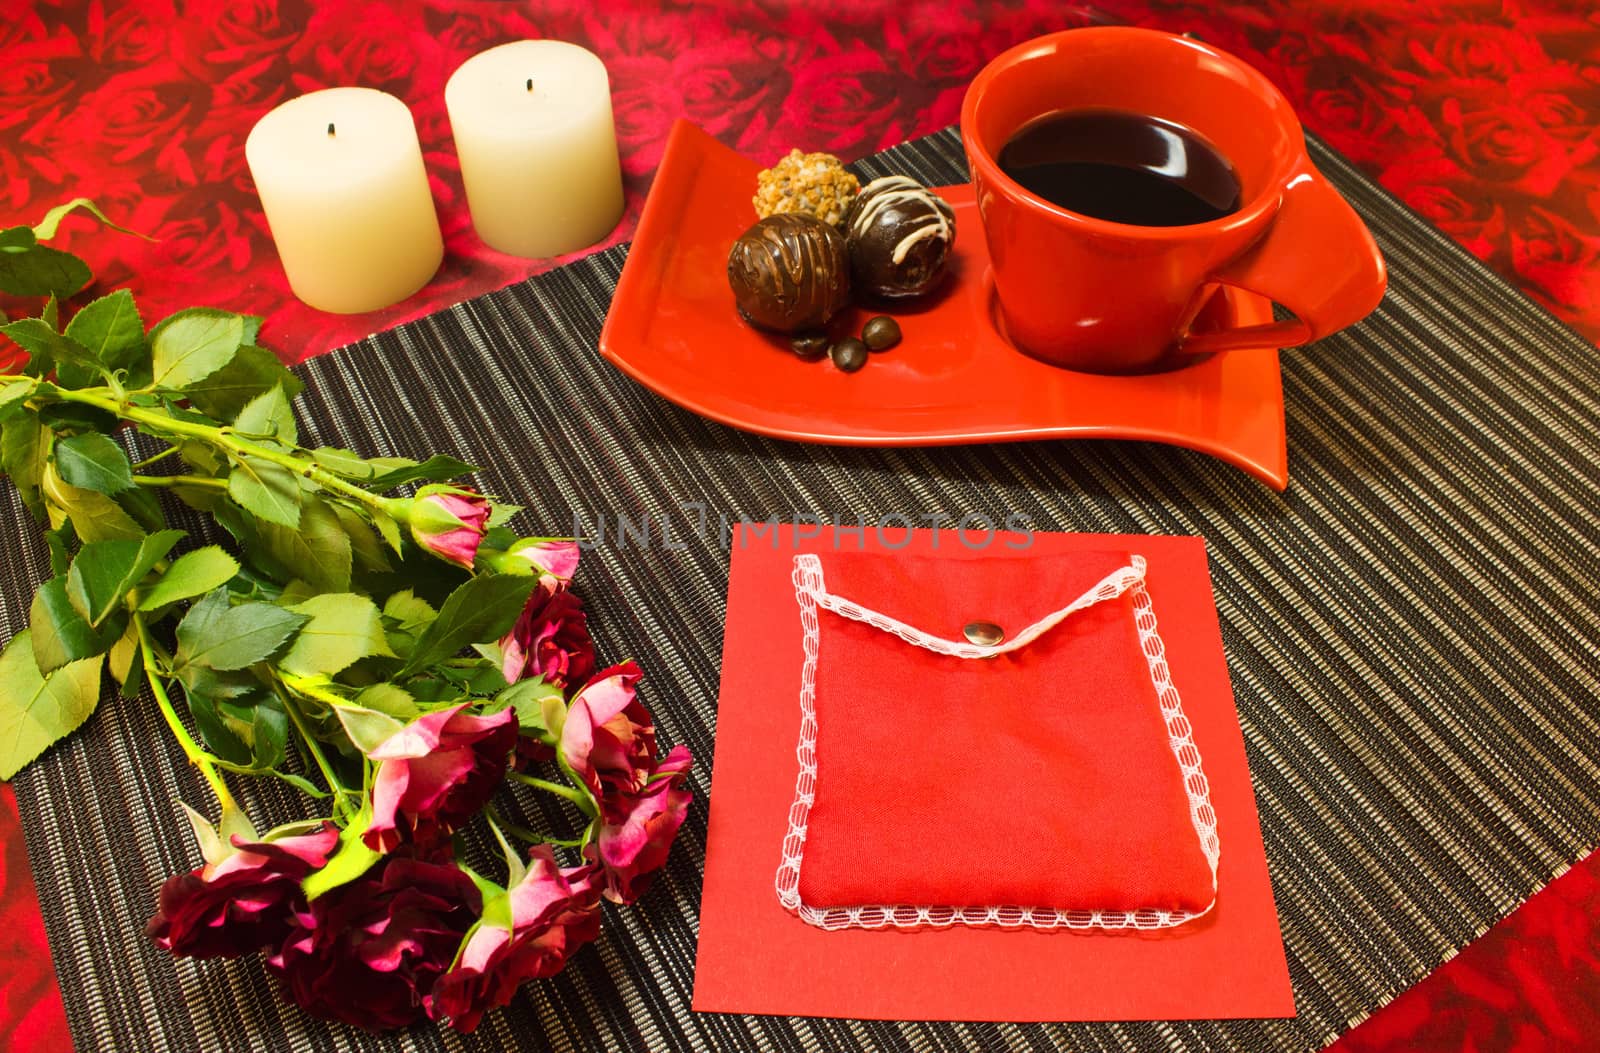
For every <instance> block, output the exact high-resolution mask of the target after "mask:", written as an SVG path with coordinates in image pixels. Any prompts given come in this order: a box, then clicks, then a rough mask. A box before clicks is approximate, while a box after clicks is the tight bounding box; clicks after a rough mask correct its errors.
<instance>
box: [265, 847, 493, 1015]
mask: <svg viewBox="0 0 1600 1053" xmlns="http://www.w3.org/2000/svg"><path fill="white" fill-rule="evenodd" d="M481 907H482V895H481V894H480V893H479V892H478V887H477V885H475V884H474V883H473V881H472V879H471V878H469V877H468V876H467V875H466V874H464V873H462V872H461V871H460V870H459V869H458V868H457V867H456V865H455V864H454V863H426V862H421V861H418V860H415V859H409V858H406V857H403V856H389V857H386V858H385V859H383V860H380V861H379V862H378V863H377V864H375V865H374V866H373V868H372V869H371V870H369V871H368V872H367V873H366V874H365V875H363V876H362V877H360V878H357V879H356V880H355V881H352V882H349V883H347V884H344V885H340V886H338V887H337V888H334V889H331V890H329V891H328V892H325V893H323V894H322V895H321V896H318V897H317V898H316V899H314V900H312V901H311V903H310V905H309V906H307V907H304V908H303V909H301V910H298V911H296V912H295V914H294V922H293V926H292V927H291V929H290V931H289V934H288V936H287V937H286V938H285V939H284V941H283V945H282V946H281V947H280V948H279V949H278V951H277V953H275V954H273V955H271V956H269V957H268V958H267V969H268V970H269V971H270V972H271V973H272V974H273V975H275V976H277V977H278V979H279V981H280V982H281V983H282V985H283V990H284V993H285V994H287V995H288V997H289V998H290V999H291V1000H292V1001H293V1002H294V1003H295V1004H296V1005H298V1006H300V1008H302V1009H304V1010H306V1012H308V1013H310V1014H312V1015H313V1016H319V1017H323V1018H324V1019H327V1020H339V1021H343V1022H344V1023H346V1024H352V1025H354V1026H356V1027H362V1028H366V1029H368V1030H370V1031H378V1030H383V1029H387V1028H395V1027H404V1026H405V1025H407V1024H410V1023H413V1022H415V1021H417V1020H420V1019H422V1017H423V1013H424V1009H425V1006H426V1004H427V999H428V996H429V995H430V994H432V992H433V987H434V983H435V982H436V981H437V980H438V978H439V977H440V976H441V975H443V973H444V972H445V970H447V969H449V968H450V964H451V963H452V962H453V961H455V957H456V952H457V951H458V950H459V949H460V947H461V941H462V939H463V938H464V937H465V936H466V934H467V930H469V929H470V928H471V927H472V926H473V924H474V923H475V922H476V921H477V920H478V915H479V911H480V910H481Z"/></svg>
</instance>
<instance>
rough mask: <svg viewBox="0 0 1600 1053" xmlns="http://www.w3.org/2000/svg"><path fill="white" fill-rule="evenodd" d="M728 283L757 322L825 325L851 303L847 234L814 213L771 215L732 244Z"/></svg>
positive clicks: (778, 326)
mask: <svg viewBox="0 0 1600 1053" xmlns="http://www.w3.org/2000/svg"><path fill="white" fill-rule="evenodd" d="M728 284H729V285H731V286H732V287H733V297H734V300H735V301H736V302H737V303H738V305H739V313H740V314H742V315H744V317H745V319H746V320H747V321H749V322H750V323H752V324H753V325H758V326H760V327H761V328H763V329H774V330H777V331H778V332H780V333H793V332H797V331H799V330H802V329H821V328H822V327H823V326H824V325H826V324H827V323H828V320H829V319H830V318H832V317H833V316H834V315H836V314H838V313H839V311H840V310H842V309H843V308H844V307H845V305H846V304H848V303H849V302H850V260H849V256H848V254H847V253H846V252H845V246H844V238H843V237H842V236H841V235H840V234H839V232H838V231H837V230H834V229H833V228H832V227H831V226H829V225H828V224H827V223H824V222H823V221H822V220H820V219H818V218H817V217H815V216H811V215H805V214H803V213H798V212H781V213H779V214H777V215H774V216H768V217H767V218H765V219H763V220H761V221H760V222H758V223H756V224H755V226H753V227H751V228H750V229H749V230H747V231H745V232H744V233H743V234H741V235H739V240H737V241H735V242H734V243H733V250H732V251H731V252H729V253H728Z"/></svg>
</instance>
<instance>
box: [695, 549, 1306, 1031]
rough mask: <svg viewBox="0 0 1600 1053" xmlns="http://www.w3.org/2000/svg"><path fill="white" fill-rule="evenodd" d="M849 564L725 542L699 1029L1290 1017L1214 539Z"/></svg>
mask: <svg viewBox="0 0 1600 1053" xmlns="http://www.w3.org/2000/svg"><path fill="white" fill-rule="evenodd" d="M864 540H865V543H866V544H865V551H861V550H862V548H863V545H862V539H858V538H857V537H855V536H854V535H853V534H850V533H842V534H839V535H834V534H833V533H832V532H824V533H823V535H822V536H820V537H817V538H807V539H796V537H795V535H794V532H792V531H788V530H780V531H779V532H777V534H776V536H774V535H773V534H772V533H770V532H768V533H766V534H757V533H755V532H753V531H749V530H746V531H744V532H743V533H742V534H741V535H736V536H735V539H734V551H733V565H732V572H731V580H730V586H729V598H728V626H727V634H726V638H725V644H724V652H723V679H722V691H721V698H720V702H719V714H718V727H717V749H716V757H715V770H714V774H713V781H712V793H711V826H710V831H709V840H708V845H707V858H706V879H705V887H704V892H703V896H702V902H701V922H700V943H699V952H698V958H697V964H696V976H695V993H694V1007H695V1008H696V1009H699V1010H709V1011H724V1012H746V1013H779V1014H788V1015H820V1016H854V1017H865V1018H878V1019H884V1018H887V1019H913V1020H915V1019H923V1020H1017V1021H1027V1020H1115V1019H1185V1018H1208V1017H1242V1016H1290V1015H1293V1012H1294V1008H1293V997H1292V994H1291V991H1290V987H1289V982H1288V971H1287V968H1286V965H1285V962H1284V957H1283V950H1282V944H1281V942H1280V938H1279V934H1278V928H1277V917H1276V914H1275V912H1274V909H1273V903H1272V893H1271V887H1270V884H1269V882H1268V880H1267V872H1266V860H1265V856H1264V853H1263V850H1262V845H1261V837H1260V830H1259V825H1258V821H1257V818H1256V814H1255V804H1254V797H1253V794H1252V791H1251V786H1250V780H1249V772H1248V769H1247V768H1246V765H1245V758H1244V750H1243V740H1242V736H1241V735H1240V733H1239V727H1238V723H1237V718H1236V716H1235V714H1234V710H1233V702H1232V694H1231V690H1230V688H1229V684H1228V677H1227V667H1226V663H1225V661H1224V659H1223V655H1222V649H1221V639H1220V634H1219V632H1218V626H1217V620H1216V613H1215V610H1214V608H1213V606H1212V603H1211V592H1210V582H1209V578H1208V576H1207V571H1206V561H1205V550H1204V544H1203V542H1201V541H1200V539H1198V538H1169V537H1105V536H1084V535H1046V534H1036V535H1033V537H1032V540H1031V544H1030V545H1029V546H1028V547H1027V548H1011V547H1008V546H1009V545H1020V544H1021V543H1022V542H1023V540H1024V539H1022V538H1017V537H1009V538H1008V537H1005V536H1003V535H1002V536H1000V537H997V538H996V539H995V540H994V541H993V542H992V543H991V544H990V545H989V546H987V547H986V548H984V549H982V550H976V549H971V548H967V547H965V546H963V545H962V544H960V543H959V540H958V537H957V535H955V534H954V533H953V532H951V531H941V532H940V533H939V534H938V535H937V543H936V541H935V536H934V535H933V534H932V532H930V531H913V532H910V533H909V534H907V533H906V532H900V533H898V534H889V533H888V532H886V536H885V537H884V538H882V539H879V538H876V537H875V536H874V532H873V531H872V530H870V529H869V530H868V531H867V532H866V536H865V539H864ZM882 541H887V542H888V545H889V546H893V549H892V550H890V551H888V552H887V558H886V552H885V549H886V546H884V545H883V544H882V543H881V542H882ZM836 542H837V544H836ZM797 554H798V555H810V556H815V557H816V560H815V563H814V564H813V563H811V561H805V560H802V561H801V567H800V571H801V572H800V573H799V574H797V573H796V570H797V568H796V560H795V557H796V555H797ZM1136 556H1137V557H1141V559H1140V560H1136V559H1135V558H1134V557H1136ZM1141 563H1142V573H1140V571H1141ZM808 567H810V568H811V569H814V570H816V571H818V572H820V573H819V576H820V579H821V580H820V582H817V581H816V580H815V579H814V578H812V577H810V576H809V574H808V572H807V568H808ZM797 583H798V585H799V589H798V590H797ZM930 583H931V584H930ZM807 593H809V594H810V596H811V598H812V600H813V601H814V608H813V610H812V612H811V616H812V618H814V620H815V623H816V624H815V635H814V636H813V637H811V638H810V641H811V645H810V646H809V647H808V635H809V634H808V632H807V625H806V623H805V622H803V621H802V613H803V608H804V607H805V605H806V604H805V597H806V594H807ZM1052 618H1055V620H1054V621H1053V622H1052V621H1051V619H1052ZM863 619H866V620H863ZM1141 619H1143V622H1147V623H1148V629H1153V630H1154V632H1153V633H1152V632H1149V631H1144V630H1142V628H1141ZM971 621H985V622H991V623H994V624H996V625H998V626H1000V627H1001V628H1002V629H1003V630H1005V631H1006V634H1007V639H1006V640H1005V641H1004V642H1002V643H1001V644H1000V645H999V646H1000V648H1002V649H1004V650H1001V651H999V652H998V653H995V654H993V655H992V656H991V655H988V654H987V652H984V651H982V649H981V648H978V647H977V645H973V644H971V643H969V642H968V641H967V640H966V639H965V637H964V634H963V628H964V626H965V625H966V624H967V623H968V622H971ZM1043 623H1049V624H1043ZM1030 633H1031V635H1030ZM930 641H934V644H933V647H932V649H930V647H929V646H928V645H929V642H930ZM938 641H943V645H941V644H939V643H938ZM1019 641H1020V643H1019ZM944 645H949V646H946V647H945V650H946V651H951V650H952V649H954V650H956V651H959V650H960V649H962V648H966V649H967V650H966V651H965V652H961V653H942V652H941V651H940V650H939V648H940V647H941V646H944ZM1151 648H1158V649H1159V654H1158V655H1152V653H1151ZM813 653H814V655H815V661H814V663H813V664H812V679H811V684H812V690H811V693H810V695H811V697H810V701H811V706H812V712H811V714H810V719H809V722H810V724H811V728H810V731H811V735H812V737H813V739H814V746H813V750H812V754H811V756H812V761H813V762H814V763H815V765H816V771H815V773H814V776H813V779H814V781H813V782H812V783H811V784H810V785H809V787H808V785H807V782H806V776H805V774H804V771H803V767H804V762H805V761H806V758H807V756H808V754H807V750H806V749H805V743H804V737H805V736H804V729H805V728H806V725H807V722H808V718H807V714H806V710H805V706H804V703H803V699H804V697H805V695H806V691H805V679H804V672H805V668H806V666H807V665H808V661H807V658H808V655H810V654H813ZM830 654H831V657H832V658H833V659H835V660H834V661H831V662H830V660H829V658H830ZM964 654H965V655H967V656H963V655H964ZM1153 657H1154V658H1155V659H1156V660H1154V661H1152V658H1153ZM1063 662H1064V663H1065V666H1064V667H1063V664H1062V663H1063ZM1063 668H1065V669H1066V670H1067V671H1066V672H1063V671H1062V670H1063ZM945 670H948V671H949V672H950V674H951V675H952V676H953V677H954V679H953V680H952V679H949V678H948V677H946V676H943V675H939V676H934V675H933V674H935V673H942V672H943V671H945ZM1168 677H1170V681H1171V689H1170V690H1168V689H1167V688H1166V686H1165V682H1166V679H1167V678H1168ZM1180 710H1181V714H1180V713H1179V712H1178V711H1180ZM1174 721H1176V723H1174ZM1185 733H1186V734H1185ZM1175 743H1176V744H1175ZM797 744H799V745H800V746H801V749H800V750H799V751H798V752H797V749H796V747H797ZM1191 750H1192V753H1191V752H1190V751H1191ZM1180 752H1182V756H1181V757H1180V756H1179V753H1180ZM1191 774H1193V775H1201V774H1203V780H1201V781H1198V782H1191V781H1190V775H1191ZM797 782H798V787H797ZM797 789H798V793H797ZM1195 791H1201V792H1198V793H1197V792H1195ZM1064 804H1070V805H1071V807H1063V805H1064ZM1207 804H1209V806H1210V811H1209V812H1206V811H1205V810H1204V808H1205V806H1206V805H1207ZM1213 819H1214V823H1215V829H1214V831H1213V830H1212V829H1211V827H1210V820H1213ZM797 823H798V825H801V826H803V827H804V828H805V831H806V833H805V836H804V839H803V840H802V841H800V842H799V843H797V841H796V836H795V829H794V828H795V826H796V825H797ZM1208 834H1209V835H1210V837H1211V838H1215V839H1216V840H1211V839H1210V838H1208ZM1218 844H1220V855H1218V856H1216V859H1217V863H1216V866H1217V869H1216V871H1215V885H1214V886H1213V879H1212V871H1211V858H1212V857H1211V856H1210V855H1208V845H1209V847H1210V848H1211V849H1212V850H1215V848H1216V846H1217V845H1218ZM795 857H798V860H799V865H798V869H795V868H793V866H792V865H791V864H790V862H789V861H790V860H791V859H793V858H795ZM775 875H776V879H775ZM1213 887H1214V889H1215V892H1214V895H1213ZM785 898H787V899H788V900H789V907H790V908H792V909H786V907H785V902H784V900H785ZM896 907H899V908H916V910H915V911H913V912H910V913H908V912H906V911H904V910H902V911H901V913H900V914H899V915H898V916H896V915H895V914H894V913H893V909H894V908H896ZM998 907H1004V908H1014V910H1012V911H1011V912H1008V913H1001V914H996V913H994V910H995V909H996V908H998ZM863 908H874V909H877V910H879V911H881V913H880V914H873V913H870V912H864V911H863ZM930 908H939V909H938V910H937V911H933V910H930ZM1207 908H1209V909H1207ZM964 911H971V912H972V914H973V916H972V918H970V919H968V920H970V921H977V922H980V923H982V924H976V925H973V924H961V923H959V921H958V919H957V918H956V916H955V915H956V914H957V913H959V912H964ZM1097 911H1098V912H1101V919H1102V921H1105V920H1110V921H1111V922H1112V923H1113V925H1131V926H1136V927H1138V929H1139V930H1140V931H1131V930H1130V929H1128V928H1111V929H1107V928H1099V927H1091V928H1084V927H1080V926H1081V925H1082V924H1084V923H1086V921H1087V919H1089V918H1090V917H1091V916H1093V915H1094V913H1095V912H1097ZM808 913H809V914H810V917H809V918H808V917H807V916H806V915H807V914H808ZM1129 915H1132V916H1129ZM830 918H831V919H832V920H833V921H834V922H836V923H837V922H839V921H840V920H843V921H844V922H846V923H847V924H845V925H844V926H843V927H839V926H838V925H835V927H833V928H827V927H823V926H824V925H826V924H827V923H828V922H829V919H830ZM1161 918H1164V919H1165V924H1164V925H1162V926H1161V927H1152V926H1153V925H1154V924H1155V922H1157V921H1158V920H1160V919H1161ZM1040 920H1043V921H1045V922H1046V924H1045V925H1034V924H1031V922H1036V921H1040ZM1052 920H1054V922H1055V924H1054V925H1050V924H1049V922H1050V921H1052ZM895 921H899V922H900V926H907V925H908V926H909V927H900V926H897V925H896V924H894V922H895ZM1024 921H1030V923H1028V924H1024ZM851 922H855V923H860V922H865V923H866V924H867V925H868V926H871V927H859V925H857V924H850V923H851ZM1041 930H1043V931H1041Z"/></svg>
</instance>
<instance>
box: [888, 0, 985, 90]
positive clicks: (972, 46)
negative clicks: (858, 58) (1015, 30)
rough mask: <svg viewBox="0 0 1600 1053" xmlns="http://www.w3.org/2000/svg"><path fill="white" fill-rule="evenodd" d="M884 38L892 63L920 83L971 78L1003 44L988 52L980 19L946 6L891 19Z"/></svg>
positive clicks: (967, 79)
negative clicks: (903, 20)
mask: <svg viewBox="0 0 1600 1053" xmlns="http://www.w3.org/2000/svg"><path fill="white" fill-rule="evenodd" d="M883 37H884V44H885V46H886V48H887V50H888V52H889V53H890V54H891V55H893V56H894V64H895V65H896V66H897V67H899V68H900V69H901V70H903V71H904V72H905V73H906V74H908V75H909V76H910V77H911V78H912V79H913V80H915V81H917V82H918V83H919V84H922V85H931V84H933V83H934V82H937V81H947V80H960V81H962V82H966V81H970V80H971V79H972V78H973V77H975V76H977V73H978V71H979V70H980V69H982V68H983V67H984V65H985V64H986V63H987V62H988V61H989V59H991V58H993V57H994V54H998V53H999V51H1003V50H1004V49H1005V46H1004V44H1002V45H1001V46H1000V47H999V48H997V49H995V51H994V54H991V53H990V47H989V45H990V44H991V41H989V40H988V39H987V31H986V29H985V27H984V25H983V22H982V20H981V19H980V18H976V17H973V16H972V15H970V14H963V13H960V12H958V11H956V10H955V9H953V8H948V7H945V8H936V9H932V10H930V11H928V12H927V14H926V15H925V16H924V17H922V18H917V19H911V20H907V21H906V22H903V23H902V22H900V21H897V20H895V19H890V20H889V21H888V22H887V23H886V24H885V25H884V27H883ZM1007 43H1009V42H1007Z"/></svg>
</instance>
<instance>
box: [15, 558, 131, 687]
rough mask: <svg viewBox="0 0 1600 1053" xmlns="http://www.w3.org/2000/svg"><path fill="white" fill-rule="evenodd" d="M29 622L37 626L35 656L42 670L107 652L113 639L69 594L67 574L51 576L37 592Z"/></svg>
mask: <svg viewBox="0 0 1600 1053" xmlns="http://www.w3.org/2000/svg"><path fill="white" fill-rule="evenodd" d="M28 626H29V628H31V629H32V630H33V659H34V662H35V663H36V664H37V665H38V667H39V672H40V673H51V672H54V671H55V670H57V669H60V668H61V667H62V666H64V665H66V664H67V663H68V662H77V661H81V660H82V659H85V658H93V657H94V656H95V655H97V654H102V653H104V652H105V651H106V649H107V647H108V646H109V645H110V643H111V641H110V640H106V639H103V638H102V636H101V634H100V633H97V632H95V630H94V629H93V627H91V626H90V625H89V623H88V622H87V621H85V620H84V618H83V615H81V614H79V613H78V609H77V608H76V607H74V606H73V605H72V601H71V600H69V599H68V598H67V579H66V577H65V576H62V577H58V578H51V579H50V580H49V581H47V582H45V583H44V584H43V585H40V586H39V591H38V592H35V593H34V594H33V606H32V607H30V608H29V611H28Z"/></svg>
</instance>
